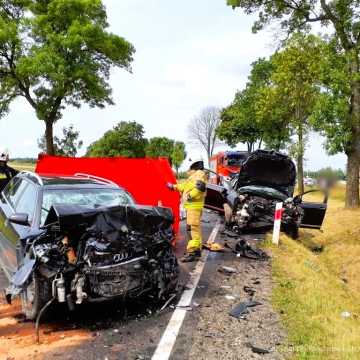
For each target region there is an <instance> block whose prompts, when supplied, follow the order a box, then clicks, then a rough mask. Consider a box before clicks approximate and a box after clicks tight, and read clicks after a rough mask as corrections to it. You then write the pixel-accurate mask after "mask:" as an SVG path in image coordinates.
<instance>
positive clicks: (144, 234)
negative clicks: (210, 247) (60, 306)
mask: <svg viewBox="0 0 360 360" xmlns="http://www.w3.org/2000/svg"><path fill="white" fill-rule="evenodd" d="M172 224H173V216H172V212H171V210H170V209H168V208H162V207H150V206H116V207H109V208H98V209H90V208H84V207H83V206H78V205H76V206H72V205H55V206H53V207H52V208H51V209H50V212H49V214H48V217H47V219H46V222H45V224H44V226H43V229H42V230H41V231H40V232H39V233H38V234H36V235H32V236H30V237H29V238H25V239H23V240H22V241H21V249H20V254H19V257H20V258H22V259H23V260H22V261H21V263H22V265H21V266H20V267H19V269H18V271H17V272H16V273H15V275H14V276H13V278H12V280H11V282H10V286H9V288H8V289H7V299H8V300H9V301H10V300H11V298H13V297H14V296H17V295H19V294H21V297H22V300H23V307H24V303H25V305H26V306H27V307H30V311H29V309H26V306H25V309H24V310H25V313H26V315H27V317H28V318H31V319H35V318H36V317H37V315H38V314H39V312H40V311H41V309H42V307H43V306H44V305H45V304H46V303H47V302H49V301H51V300H57V301H58V302H59V303H67V305H68V307H69V309H70V310H73V309H75V307H76V305H80V304H82V303H84V302H98V301H104V300H110V299H116V298H135V297H141V296H143V295H145V294H151V295H152V296H153V297H154V298H156V299H159V300H161V299H166V298H167V297H168V296H169V295H170V294H172V293H173V292H174V291H175V290H176V287H177V281H178V275H179V268H178V263H177V260H176V257H175V254H174V252H173V249H172V245H171V242H172V239H173V229H172ZM31 288H32V289H33V291H32V294H31V296H27V293H28V292H29V291H28V290H29V289H31ZM34 297H35V299H34ZM29 298H32V299H30V300H29ZM31 301H32V303H31ZM29 302H30V304H29Z"/></svg>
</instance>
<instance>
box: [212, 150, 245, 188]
mask: <svg viewBox="0 0 360 360" xmlns="http://www.w3.org/2000/svg"><path fill="white" fill-rule="evenodd" d="M248 156H249V153H248V152H247V151H222V152H219V153H218V154H216V155H213V156H212V157H211V158H210V164H209V165H210V170H211V173H210V180H209V181H210V183H212V184H216V185H219V184H221V179H222V177H230V178H231V177H232V176H234V175H236V174H238V173H239V171H240V169H241V165H242V164H243V162H244V161H245V160H246V159H247V158H248Z"/></svg>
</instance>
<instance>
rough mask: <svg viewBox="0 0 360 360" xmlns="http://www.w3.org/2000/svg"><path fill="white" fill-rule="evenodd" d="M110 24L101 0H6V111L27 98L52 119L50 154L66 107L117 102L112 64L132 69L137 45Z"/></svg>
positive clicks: (0, 102)
mask: <svg viewBox="0 0 360 360" xmlns="http://www.w3.org/2000/svg"><path fill="white" fill-rule="evenodd" d="M108 26H109V25H108V23H107V16H106V11H105V7H104V6H103V4H102V2H101V0H2V1H0V116H3V115H4V114H6V113H7V111H8V110H9V105H10V103H11V102H12V101H13V100H14V99H16V98H17V97H23V98H25V99H26V100H27V102H28V103H29V104H30V106H31V107H32V108H33V109H34V111H35V112H36V116H37V118H38V119H39V120H43V121H44V122H45V124H46V149H47V152H48V153H49V154H53V153H54V145H53V124H54V123H55V122H56V121H58V120H59V119H60V118H61V116H62V110H63V109H64V108H65V107H66V106H69V105H71V106H75V107H80V106H81V104H82V103H87V104H89V105H90V106H91V107H95V106H96V107H104V106H105V105H106V104H113V100H112V97H111V88H110V85H109V83H108V79H109V76H110V69H111V67H113V66H115V67H120V68H123V69H126V70H129V71H130V70H131V69H130V64H131V62H132V60H133V54H134V51H135V50H134V47H133V46H132V45H131V44H130V43H129V42H128V41H126V40H125V39H124V38H122V37H120V36H117V35H115V34H112V33H110V32H108V31H107V28H108Z"/></svg>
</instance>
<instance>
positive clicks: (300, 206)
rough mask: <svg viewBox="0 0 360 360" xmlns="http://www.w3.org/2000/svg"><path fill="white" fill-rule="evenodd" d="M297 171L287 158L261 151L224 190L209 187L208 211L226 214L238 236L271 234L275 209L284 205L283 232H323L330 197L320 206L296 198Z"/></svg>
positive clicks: (251, 158) (291, 233)
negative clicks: (321, 229)
mask: <svg viewBox="0 0 360 360" xmlns="http://www.w3.org/2000/svg"><path fill="white" fill-rule="evenodd" d="M295 184H296V168H295V164H294V163H293V161H292V160H291V159H290V158H289V157H288V156H286V155H284V154H281V153H279V152H275V151H266V150H257V151H255V152H253V153H252V154H250V156H249V157H248V159H247V160H246V161H245V162H244V164H243V165H242V168H241V171H240V173H239V174H238V176H236V177H235V178H233V179H232V180H230V181H225V182H224V185H223V186H217V185H211V184H209V185H208V188H207V196H206V200H205V207H206V208H208V209H211V210H215V211H218V212H219V213H221V214H224V216H225V220H226V224H227V226H228V228H229V229H231V230H232V231H234V232H237V233H244V232H258V231H264V230H269V229H270V228H271V227H272V226H273V224H274V215H275V206H276V203H277V202H282V203H283V212H282V219H281V220H282V222H281V227H282V231H284V232H286V233H287V234H289V235H290V236H292V237H293V238H297V237H298V230H299V227H307V228H313V229H320V228H321V225H322V222H323V220H324V217H325V212H326V209H327V199H328V196H327V193H326V192H324V200H323V201H322V202H319V203H315V202H306V201H304V199H303V197H304V195H305V194H307V193H309V192H314V191H322V190H310V191H308V192H306V193H304V194H301V195H298V196H295V197H294V196H293V195H294V189H295Z"/></svg>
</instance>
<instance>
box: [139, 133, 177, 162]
mask: <svg viewBox="0 0 360 360" xmlns="http://www.w3.org/2000/svg"><path fill="white" fill-rule="evenodd" d="M173 148H174V140H172V139H168V138H167V137H153V138H151V139H150V140H149V142H148V144H147V146H146V150H145V153H146V156H148V157H153V158H157V157H166V158H168V159H169V161H170V163H171V161H172V159H171V156H172V152H173Z"/></svg>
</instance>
